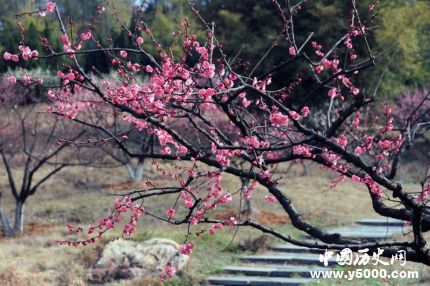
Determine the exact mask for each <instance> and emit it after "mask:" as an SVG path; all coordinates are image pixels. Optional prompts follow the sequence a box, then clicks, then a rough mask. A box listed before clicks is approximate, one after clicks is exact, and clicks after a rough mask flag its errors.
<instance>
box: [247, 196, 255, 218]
mask: <svg viewBox="0 0 430 286" xmlns="http://www.w3.org/2000/svg"><path fill="white" fill-rule="evenodd" d="M245 204H246V209H245V213H246V215H247V216H250V215H252V214H254V213H255V207H254V203H253V202H252V199H249V200H245Z"/></svg>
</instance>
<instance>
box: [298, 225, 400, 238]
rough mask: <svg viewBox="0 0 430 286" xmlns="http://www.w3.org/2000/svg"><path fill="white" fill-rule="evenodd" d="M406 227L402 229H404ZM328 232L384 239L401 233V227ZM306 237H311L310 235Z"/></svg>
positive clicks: (343, 229) (346, 229)
mask: <svg viewBox="0 0 430 286" xmlns="http://www.w3.org/2000/svg"><path fill="white" fill-rule="evenodd" d="M405 230H406V229H404V231H405ZM329 232H330V233H339V234H340V235H341V236H342V237H345V238H356V239H365V240H368V241H376V240H384V239H387V238H389V237H390V236H393V235H401V234H402V233H403V231H402V228H399V227H389V228H387V227H385V228H384V227H375V228H354V227H347V228H339V229H333V230H330V231H329ZM306 237H307V238H312V237H311V236H310V235H307V236H306Z"/></svg>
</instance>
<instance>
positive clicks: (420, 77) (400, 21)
mask: <svg viewBox="0 0 430 286" xmlns="http://www.w3.org/2000/svg"><path fill="white" fill-rule="evenodd" d="M45 2H46V1H42V0H0V5H1V6H0V7H3V9H1V10H0V50H1V52H2V53H3V52H4V51H6V50H7V51H9V52H18V47H17V43H18V42H19V41H20V33H19V29H18V28H17V24H16V18H15V16H14V15H15V14H18V13H21V12H23V11H35V10H38V9H39V8H40V7H44V4H45ZM110 2H111V3H112V4H113V5H114V6H115V11H116V13H117V16H116V15H113V14H112V13H111V11H110V9H108V11H107V12H105V13H103V14H102V16H101V17H100V18H99V19H98V20H97V21H96V22H95V21H94V20H95V17H96V10H97V7H98V6H102V5H104V3H105V1H104V0H91V1H89V0H74V1H69V0H57V1H56V3H57V5H58V7H60V8H61V12H62V14H63V17H64V19H65V22H66V23H65V24H66V26H67V29H68V33H69V37H71V38H73V39H75V40H76V39H77V36H78V35H79V34H80V33H81V32H83V31H86V30H88V29H91V30H92V32H93V34H94V35H95V38H97V39H98V40H99V41H100V44H101V45H102V46H104V47H113V46H116V47H133V46H134V44H133V42H132V41H131V40H130V38H129V36H128V33H127V31H126V30H125V29H123V28H122V25H123V26H124V27H126V28H128V29H130V30H131V31H133V32H134V31H135V27H136V23H138V22H137V21H140V20H141V19H142V17H143V20H144V21H145V22H146V23H147V24H148V27H149V28H150V29H151V31H152V32H153V35H154V37H155V39H156V40H157V42H158V43H159V44H160V45H161V46H162V47H163V48H165V49H168V48H171V52H172V54H173V55H175V56H176V55H178V54H180V50H181V49H180V43H179V44H178V43H177V41H176V40H175V39H177V36H174V35H173V34H174V33H175V32H177V31H179V30H180V29H181V25H182V23H183V22H184V19H185V18H186V19H187V21H188V22H189V23H190V24H191V28H190V32H192V33H195V34H197V36H198V37H199V38H200V39H202V40H203V39H204V38H205V36H206V32H205V29H204V27H203V25H202V23H201V21H200V20H199V19H198V17H197V16H196V15H195V13H193V12H192V11H191V9H190V7H189V6H188V4H187V2H186V1H185V0H150V1H144V4H142V3H141V1H134V0H111V1H110ZM358 2H359V4H358V5H359V7H358V9H359V10H361V12H362V13H364V12H365V11H366V10H367V5H368V4H369V3H368V2H370V1H358ZM194 3H195V4H196V7H197V8H198V10H199V11H200V13H201V15H202V16H203V18H204V19H205V20H206V21H207V23H209V24H210V23H212V22H213V23H214V24H215V34H216V35H217V37H218V39H219V41H220V42H221V43H222V47H223V50H224V52H225V53H226V54H227V55H228V57H229V59H230V60H233V59H234V65H235V68H236V69H237V70H238V71H241V72H244V73H245V74H249V72H250V71H251V70H252V68H253V67H254V65H255V64H256V63H257V62H258V61H259V59H260V58H261V57H262V55H264V54H265V53H266V51H267V50H268V49H269V48H270V47H271V46H272V44H273V43H274V41H275V40H276V39H277V37H278V35H279V32H280V30H281V27H282V22H281V21H280V17H279V12H278V11H277V10H276V8H275V6H274V5H273V3H272V1H270V0H265V1H261V0H241V1H230V0H195V1H194ZM140 5H143V6H142V7H143V8H144V9H143V13H141V16H142V17H140V18H139V17H137V15H138V14H139V12H138V10H137V8H138V7H139V6H140ZM350 11H351V3H350V1H345V0H313V1H307V3H306V4H304V5H303V8H302V10H301V11H300V12H299V14H298V15H297V16H296V17H295V31H296V33H297V42H298V43H303V42H304V41H305V39H306V38H307V36H308V35H309V34H310V33H311V32H314V33H315V37H314V38H313V39H314V40H316V41H317V42H318V43H320V44H322V45H323V50H324V47H325V48H326V49H328V48H329V47H330V46H331V45H333V44H334V43H335V42H336V41H337V40H338V37H339V35H343V34H344V33H346V31H347V29H348V15H349V13H350ZM379 13H380V15H379V16H378V18H377V21H376V22H375V23H372V26H373V27H374V28H375V29H374V33H372V35H371V36H370V38H369V40H370V45H371V47H372V49H373V51H374V53H375V54H376V55H377V65H376V67H374V68H372V69H368V70H364V71H362V73H361V75H360V76H359V77H358V78H357V80H358V81H360V82H359V83H357V84H358V85H359V86H361V88H362V89H363V90H364V91H365V92H369V93H370V92H373V91H374V89H375V88H376V86H379V88H378V94H379V95H380V96H382V97H387V98H389V99H394V98H396V97H397V96H398V95H400V94H402V93H404V92H405V91H406V90H408V89H411V88H416V87H424V86H427V85H428V84H427V80H428V78H429V75H430V45H429V41H430V1H424V0H423V1H415V0H380V8H379ZM363 15H364V14H363ZM117 18H118V19H121V21H120V22H118V21H117ZM137 19H138V20H137ZM22 21H23V25H24V27H26V30H25V34H24V35H25V42H26V44H27V45H28V46H30V47H31V48H32V49H37V50H39V51H42V50H43V47H42V43H41V40H40V36H43V37H46V38H47V39H48V40H49V42H50V44H51V47H52V49H53V50H54V51H62V45H61V43H60V42H59V27H58V22H57V21H56V19H55V17H53V16H52V15H48V16H46V17H45V18H42V17H40V16H38V15H37V16H33V17H25V18H23V19H22ZM88 23H92V24H94V25H95V26H96V28H95V29H93V28H92V27H91V26H88ZM140 33H141V35H142V36H143V37H144V38H145V42H146V44H145V46H144V48H145V49H146V50H148V51H150V52H156V48H155V47H154V45H152V44H151V40H150V39H149V37H148V36H147V35H146V34H145V33H144V32H143V31H141V32H140ZM86 45H87V46H86V48H95V47H96V46H95V43H93V42H91V41H88V42H87V43H86ZM356 46H364V45H362V44H361V45H360V44H359V43H358V44H357V45H356ZM287 51H288V46H287V43H286V42H285V40H284V39H282V38H280V39H279V41H278V42H277V45H275V46H274V47H273V49H272V50H271V52H270V54H269V55H268V56H267V58H266V60H265V61H264V62H263V63H262V64H261V65H260V66H259V68H257V69H256V70H255V72H254V73H253V74H252V76H258V75H261V74H262V73H264V72H265V71H266V70H267V69H270V68H271V67H272V66H274V65H275V64H277V63H279V62H281V61H283V60H285V59H287V58H288V57H289V55H288V52H287ZM357 52H358V53H359V54H361V55H365V52H366V51H365V50H362V51H357ZM41 53H42V54H43V52H41ZM338 56H339V57H342V56H344V55H342V54H338ZM79 59H80V61H81V62H82V63H83V65H84V67H85V68H86V69H87V70H90V69H91V68H92V67H93V66H96V67H97V70H98V71H100V72H102V73H108V72H109V69H110V67H111V65H110V64H109V59H108V58H107V56H106V55H104V54H103V53H92V54H86V55H80V56H79ZM130 59H131V60H135V61H139V62H140V63H142V64H147V63H148V62H147V61H148V60H147V59H140V58H139V59H138V58H136V57H130ZM63 61H64V59H60V58H57V59H56V60H53V61H49V62H48V61H44V60H39V61H37V62H34V61H32V62H29V63H27V64H26V66H25V68H27V69H33V68H36V66H37V67H39V68H42V69H51V70H57V69H61V68H62V64H63ZM15 67H16V66H15V65H14V64H13V63H11V62H4V61H0V71H1V72H5V71H6V70H8V69H10V68H12V69H13V68H15ZM308 69H309V67H308V66H307V65H305V64H298V65H295V66H294V67H292V66H291V65H290V66H286V67H285V68H284V69H282V70H281V71H280V72H279V73H278V74H277V75H276V76H274V85H276V84H277V82H282V83H283V84H284V85H285V83H286V82H287V83H289V82H292V81H294V79H295V78H296V76H297V74H299V75H300V76H302V78H303V81H304V82H303V84H307V81H309V83H310V81H311V78H310V73H309V70H308ZM381 79H382V81H381ZM379 83H380V85H379ZM316 98H318V97H316Z"/></svg>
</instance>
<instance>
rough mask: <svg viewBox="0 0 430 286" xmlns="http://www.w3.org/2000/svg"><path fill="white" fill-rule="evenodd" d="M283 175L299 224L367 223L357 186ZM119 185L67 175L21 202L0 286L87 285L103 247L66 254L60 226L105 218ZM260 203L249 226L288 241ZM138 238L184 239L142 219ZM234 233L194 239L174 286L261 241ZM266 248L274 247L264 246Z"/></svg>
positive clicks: (321, 174) (297, 172) (122, 176)
mask: <svg viewBox="0 0 430 286" xmlns="http://www.w3.org/2000/svg"><path fill="white" fill-rule="evenodd" d="M285 169H286V166H283V167H281V168H279V169H278V173H277V176H278V177H282V183H281V185H280V187H281V189H282V191H283V192H285V193H286V194H287V195H288V196H289V197H290V199H291V201H292V202H293V203H294V205H295V207H296V209H297V210H298V211H299V212H300V213H301V214H302V215H303V218H305V219H307V220H310V221H312V222H313V223H316V224H317V225H320V226H323V227H332V226H337V225H340V224H349V223H351V222H353V221H354V220H356V219H359V218H364V217H372V216H375V214H374V212H373V210H372V206H371V204H370V199H369V197H368V195H367V192H366V190H365V189H364V188H363V187H362V186H359V185H357V184H355V183H353V182H351V181H350V180H346V181H345V182H343V183H341V184H340V185H339V187H338V188H336V189H329V188H328V186H329V184H330V181H331V180H333V179H335V178H336V177H335V176H333V174H331V173H330V172H327V171H321V170H319V168H318V167H316V166H311V169H310V175H308V176H301V174H302V169H301V166H298V167H293V168H292V169H291V171H290V172H289V173H287V174H285ZM145 174H147V175H148V176H150V177H151V178H153V180H154V181H155V182H156V183H157V184H160V185H161V184H163V180H162V179H161V178H157V177H156V175H155V172H154V171H153V170H152V168H151V167H150V165H149V164H148V165H147V166H146V169H145ZM126 181H127V174H126V170H125V168H124V169H123V168H119V169H94V168H93V169H91V168H86V169H79V168H71V169H68V170H66V171H64V172H62V173H61V174H60V175H59V176H57V177H55V178H53V179H52V180H51V181H49V182H48V183H47V184H46V185H44V187H43V188H41V189H40V190H39V192H38V193H36V194H35V195H34V196H33V197H30V199H29V200H28V203H27V208H26V210H25V212H26V228H25V233H24V235H23V236H22V237H20V238H16V239H1V240H0V285H2V286H3V285H13V286H21V285H88V283H87V273H88V269H89V268H90V267H91V266H92V265H93V264H94V263H95V261H96V260H97V259H98V257H99V255H100V252H101V250H102V247H103V244H104V243H105V242H106V241H103V242H100V243H99V244H97V245H96V246H88V247H85V248H69V247H63V246H59V245H57V244H56V243H55V240H57V239H67V238H69V239H70V238H73V237H74V236H73V235H71V234H69V233H68V232H67V231H66V228H65V226H64V225H65V224H66V223H75V224H81V225H83V226H86V225H89V224H92V223H94V222H97V220H98V219H99V218H100V217H103V216H104V215H106V214H107V213H108V212H109V211H110V209H111V208H112V202H113V200H114V197H112V196H109V195H107V194H111V193H117V192H120V193H123V192H125V191H128V190H132V189H138V188H141V187H142V185H141V184H129V183H127V182H126ZM223 185H224V186H225V188H226V189H228V190H229V191H230V192H235V191H236V190H237V189H238V188H240V181H239V180H238V179H236V178H234V177H232V176H226V177H225V178H224V180H223ZM406 187H408V188H409V189H412V190H416V188H417V185H414V184H407V185H406ZM0 188H1V190H4V191H3V199H2V207H3V208H4V210H5V211H6V212H7V214H8V215H10V216H11V215H13V207H14V205H13V200H12V198H11V197H10V194H8V193H7V183H6V177H5V175H4V174H3V173H0ZM266 195H267V191H266V190H264V189H262V188H257V190H256V191H255V192H254V196H253V200H254V204H255V206H256V208H257V209H258V211H257V212H256V214H255V215H253V216H252V217H251V218H252V219H255V220H257V221H259V222H260V223H263V224H266V225H270V226H273V227H275V228H276V229H278V230H279V231H281V232H285V233H288V234H291V235H293V236H294V235H295V234H297V232H295V231H292V227H291V225H290V223H289V220H288V217H287V216H286V215H285V212H284V211H283V210H282V209H281V208H280V207H279V205H277V204H269V203H267V202H266V201H265V199H264V197H265V196H266ZM175 199H176V197H171V198H163V199H157V198H154V199H152V200H149V201H147V202H146V203H147V205H148V209H150V210H151V211H152V212H158V213H164V211H165V210H166V209H167V208H168V207H170V206H171V205H172V202H173V201H174V200H175ZM239 205H240V203H239V195H236V197H235V198H234V201H233V202H232V204H231V205H229V206H228V207H218V208H217V209H215V210H214V214H215V216H216V217H217V218H220V219H227V218H230V216H232V215H234V214H237V213H238V209H239ZM139 230H140V231H139V233H137V234H136V235H135V236H134V237H133V239H138V240H142V239H147V238H150V237H154V236H164V237H168V238H172V239H175V240H176V241H178V242H180V241H182V240H183V237H184V236H183V234H184V233H185V232H184V228H183V227H178V228H175V229H172V228H170V227H169V226H167V225H165V224H160V223H159V222H158V221H155V220H154V219H153V218H151V217H148V216H144V218H143V220H142V221H141V222H140V228H139ZM234 231H235V229H226V230H225V232H224V231H223V233H222V234H220V235H217V236H204V237H201V238H199V243H200V246H198V247H197V248H196V250H195V252H194V255H193V257H192V259H191V266H190V269H192V271H191V272H190V273H189V274H190V275H189V276H185V278H183V279H189V281H192V282H189V283H191V284H180V285H194V283H195V281H198V279H200V278H201V277H202V276H204V275H207V274H210V273H213V271H215V270H216V269H219V268H221V267H223V266H225V264H226V263H229V261H230V262H231V261H233V260H234V259H235V256H237V255H238V253H237V251H238V249H239V248H240V247H241V245H242V246H244V245H245V246H246V245H248V246H249V245H251V248H252V243H253V241H254V242H255V239H258V238H259V237H260V236H261V233H259V232H257V231H252V230H250V229H242V230H241V231H240V232H239V233H238V234H237V235H236V236H234ZM117 235H118V232H114V233H112V234H109V235H108V236H107V238H106V239H107V240H108V239H112V238H115V237H116V236H117ZM233 237H234V239H235V240H234V243H233V244H232V245H233V248H231V249H230V250H227V252H226V251H225V250H224V248H225V247H226V246H227V245H228V244H229V243H230V241H231V240H232V239H233ZM268 243H275V241H274V240H273V239H272V238H270V239H269V241H268ZM208 245H210V248H208ZM245 246H244V247H245ZM235 247H236V248H235ZM208 253H210V256H211V257H213V259H212V260H211V261H208V260H207V256H208ZM194 275H196V277H197V278H196V277H194ZM427 275H428V274H427ZM187 281H188V280H187ZM152 283H153V284H152ZM112 285H130V286H134V285H160V284H159V281H158V280H153V281H148V280H145V281H144V280H136V281H130V282H127V283H125V282H124V283H123V282H121V283H119V284H118V283H116V284H115V283H113V284H112Z"/></svg>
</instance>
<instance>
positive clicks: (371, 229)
mask: <svg viewBox="0 0 430 286" xmlns="http://www.w3.org/2000/svg"><path fill="white" fill-rule="evenodd" d="M407 230H408V228H406V227H400V226H389V225H386V226H377V225H375V226H368V225H366V226H364V225H359V226H349V227H339V228H335V229H331V230H330V232H338V233H343V232H363V233H377V234H380V233H383V234H388V235H394V234H402V233H403V232H406V231H407Z"/></svg>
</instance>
